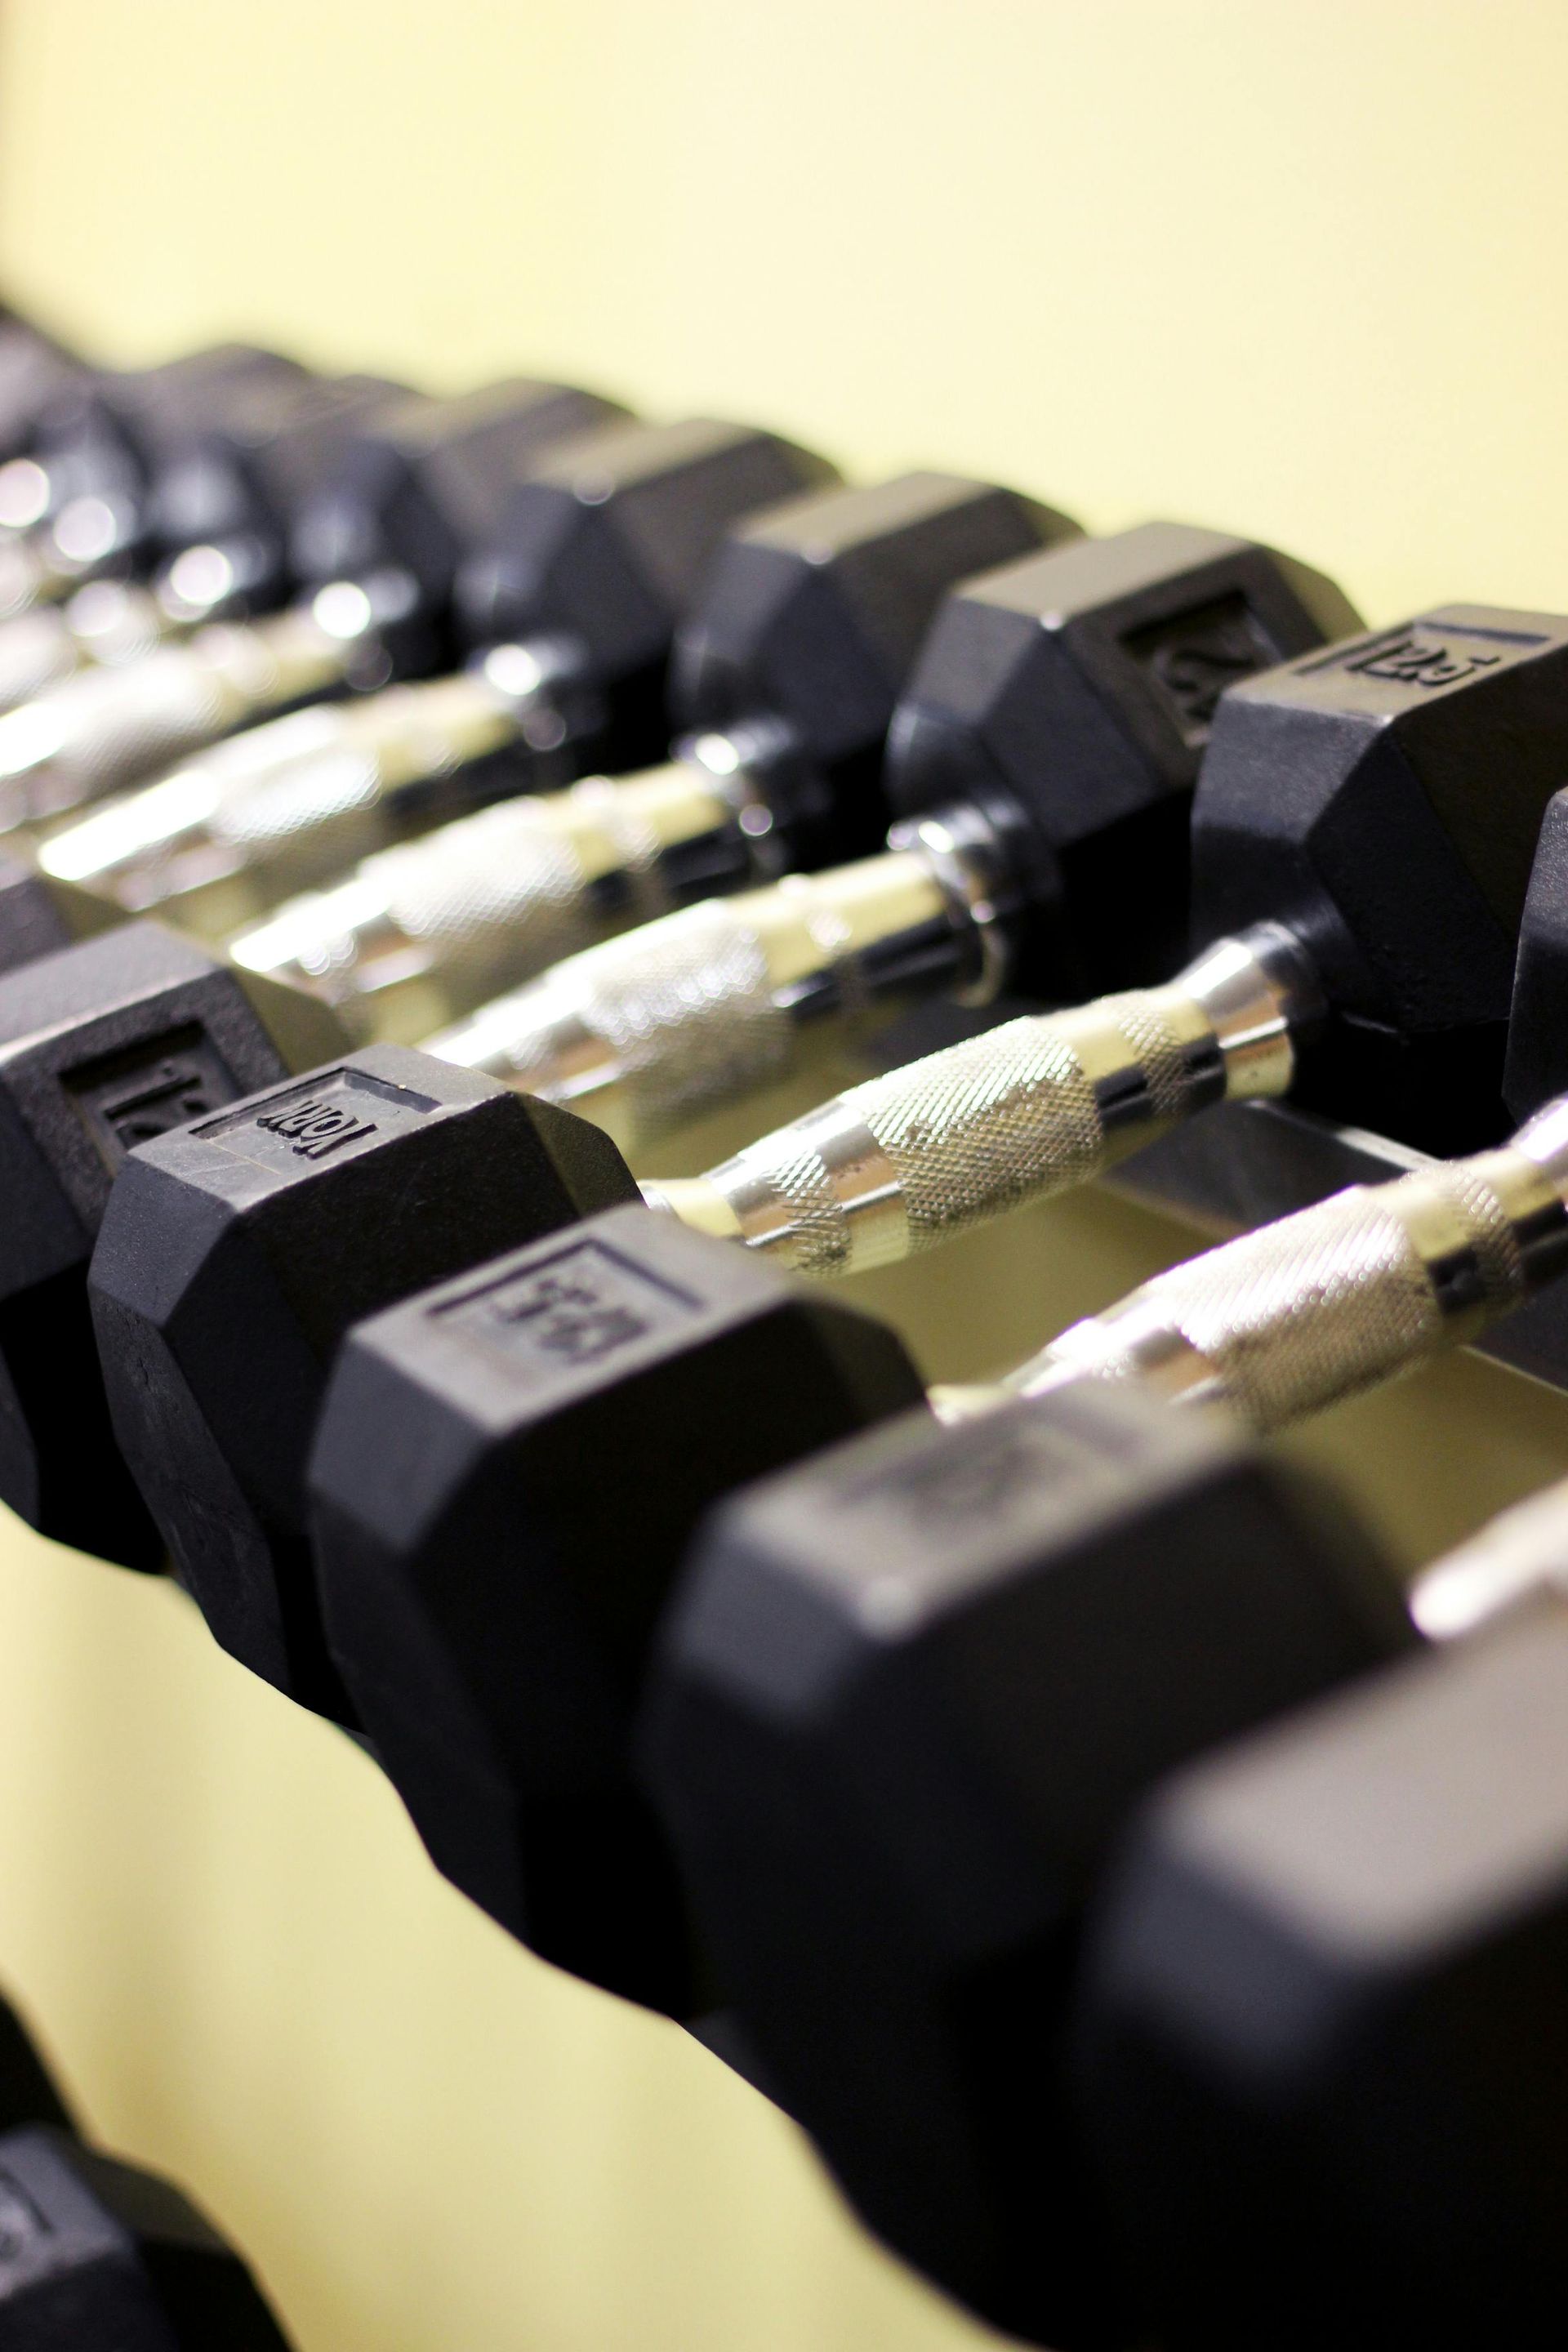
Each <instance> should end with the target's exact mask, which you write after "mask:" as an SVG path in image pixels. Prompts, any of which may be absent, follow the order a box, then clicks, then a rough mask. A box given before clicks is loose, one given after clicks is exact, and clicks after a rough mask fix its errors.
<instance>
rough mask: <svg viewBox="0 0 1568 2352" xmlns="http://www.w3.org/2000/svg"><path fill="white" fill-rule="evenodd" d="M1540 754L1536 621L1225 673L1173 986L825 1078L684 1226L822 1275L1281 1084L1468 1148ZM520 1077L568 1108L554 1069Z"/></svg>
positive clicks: (1429, 634) (1339, 1110)
mask: <svg viewBox="0 0 1568 2352" xmlns="http://www.w3.org/2000/svg"><path fill="white" fill-rule="evenodd" d="M1564 751H1568V622H1565V621H1563V620H1562V619H1556V618H1552V616H1550V615H1546V614H1521V613H1510V612H1504V611H1499V610H1496V609H1494V608H1492V607H1490V606H1478V605H1454V606H1449V607H1447V608H1445V609H1444V610H1443V611H1440V612H1437V613H1433V614H1425V615H1422V616H1420V617H1419V618H1417V619H1416V620H1415V621H1413V622H1410V623H1408V624H1406V625H1404V626H1403V627H1401V628H1398V629H1395V630H1392V631H1385V632H1383V633H1381V634H1379V635H1376V636H1373V637H1363V638H1358V639H1354V640H1352V642H1351V643H1350V644H1348V645H1344V646H1337V647H1335V648H1334V649H1333V650H1332V651H1331V652H1330V653H1327V654H1316V655H1312V656H1308V657H1307V658H1306V659H1304V660H1301V661H1298V662H1295V663H1291V664H1289V665H1287V666H1285V667H1281V668H1279V669H1274V670H1269V671H1267V672H1265V673H1264V674H1263V675H1261V676H1260V677H1255V678H1251V679H1248V680H1247V681H1246V682H1244V683H1243V684H1240V685H1238V686H1236V687H1234V688H1230V689H1228V690H1227V691H1226V693H1225V694H1224V695H1223V696H1222V697H1221V698H1220V702H1219V707H1218V709H1217V710H1216V712H1215V720H1214V726H1213V730H1212V733H1211V738H1210V741H1209V747H1208V750H1207V751H1206V753H1205V758H1204V762H1203V767H1202V771H1201V773H1200V776H1199V780H1198V786H1197V792H1196V795H1195V798H1194V807H1193V857H1194V869H1193V900H1194V918H1193V923H1194V934H1195V936H1196V937H1197V938H1198V939H1199V940H1202V941H1205V942H1206V944H1205V946H1204V947H1203V949H1202V951H1201V953H1200V954H1199V955H1198V957H1197V959H1196V961H1194V963H1193V964H1191V965H1190V966H1189V967H1188V969H1187V970H1186V971H1184V972H1183V973H1182V974H1180V975H1179V977H1178V978H1177V979H1176V980H1175V981H1174V982H1172V983H1171V984H1170V985H1169V986H1167V987H1164V988H1157V989H1146V990H1140V991H1135V992H1128V993H1126V994H1123V995H1117V996H1110V997H1107V998H1104V999H1101V1000H1100V1001H1098V1002H1096V1003H1091V1004H1089V1005H1087V1006H1083V1007H1080V1008H1079V1009H1077V1010H1075V1011H1073V1012H1069V1013H1049V1014H1041V1015H1034V1016H1026V1017H1025V1018H1023V1019H1020V1020H1016V1021H1010V1022H1007V1023H1005V1024H1004V1025H1003V1026H1001V1027H999V1028H995V1029H993V1030H991V1031H989V1032H987V1033H986V1034H984V1035H982V1036H979V1037H975V1038H972V1039H969V1040H968V1041H966V1042H964V1043H962V1044H959V1045H953V1046H951V1047H949V1048H946V1049H944V1050H943V1051H942V1052H941V1053H938V1054H934V1055H931V1056H929V1057H928V1058H926V1059H923V1060H921V1061H916V1062H913V1063H910V1064H909V1065H908V1066H905V1067H904V1068H902V1069H898V1070H894V1071H892V1072H891V1073H890V1074H889V1076H884V1077H878V1078H873V1079H870V1080H868V1081H867V1082H866V1083H865V1084H863V1085H861V1086H858V1087H851V1088H850V1089H849V1090H848V1091H847V1092H846V1093H844V1094H842V1095H840V1096H838V1097H836V1098H835V1099H833V1100H832V1101H829V1102H827V1103H826V1104H824V1105H823V1106H822V1107H821V1108H819V1109H817V1110H815V1111H812V1112H809V1113H807V1114H806V1115H805V1117H804V1118H799V1119H796V1120H795V1121H793V1122H791V1124H789V1125H788V1126H786V1127H784V1128H781V1129H778V1130H776V1132H775V1133H773V1134H772V1135H769V1136H765V1137H763V1138H762V1139H760V1140H759V1141H757V1142H755V1143H753V1144H752V1145H750V1146H749V1147H747V1149H746V1150H743V1151H742V1152H741V1153H739V1154H738V1155H737V1156H736V1157H735V1158H733V1159H732V1160H728V1161H726V1162H725V1163H724V1164H723V1165H722V1166H721V1167H719V1168H716V1169H713V1170H710V1171H709V1173H708V1174H707V1175H706V1176H705V1177H703V1178H701V1179H699V1180H695V1181H693V1182H691V1183H689V1184H686V1185H684V1186H683V1187H681V1188H680V1193H681V1200H680V1206H681V1213H683V1214H684V1215H686V1216H688V1217H689V1218H690V1219H692V1220H693V1221H694V1222H700V1223H703V1224H705V1225H706V1226H707V1228H708V1229H709V1230H710V1231H712V1232H715V1233H723V1234H729V1235H731V1236H732V1237H734V1238H736V1239H740V1240H743V1241H744V1242H746V1243H747V1244H749V1245H750V1246H751V1247H752V1248H755V1249H761V1250H765V1251H766V1252H768V1253H769V1254H770V1255H773V1256H774V1257H776V1258H777V1259H778V1260H779V1261H780V1263H782V1264H785V1265H794V1266H795V1267H797V1268H799V1269H800V1270H801V1271H803V1272H805V1273H812V1274H839V1273H845V1272H849V1271H853V1270H855V1269H856V1268H858V1267H861V1266H867V1265H885V1264H888V1263H889V1262H891V1261H893V1260H896V1259H899V1258H901V1257H904V1256H907V1255H910V1253H911V1252H913V1251H915V1250H919V1249H923V1248H928V1247H930V1246H931V1244H934V1243H937V1242H940V1241H942V1239H944V1238H945V1237H946V1236H948V1235H949V1234H954V1233H959V1232H963V1231H964V1230H966V1229H968V1228H969V1227H971V1226H973V1225H976V1224H979V1223H984V1221H985V1220H986V1219H987V1218H989V1217H992V1216H994V1215H996V1214H997V1213H999V1212H1002V1211H1004V1210H1006V1209H1011V1208H1015V1207H1017V1206H1020V1205H1021V1204H1023V1203H1024V1202H1028V1201H1034V1200H1039V1199H1042V1198H1045V1197H1047V1196H1048V1195H1050V1194H1052V1193H1055V1192H1061V1191H1063V1190H1065V1189H1067V1188H1068V1187H1069V1186H1071V1185H1074V1184H1078V1183H1082V1182H1084V1181H1088V1180H1089V1179H1090V1178H1092V1177H1093V1176H1095V1175H1097V1174H1099V1173H1100V1171H1103V1170H1104V1169H1105V1168H1107V1167H1108V1166H1110V1164H1112V1163H1113V1162H1114V1161H1116V1160H1120V1159H1121V1158H1123V1157H1125V1156H1126V1155H1127V1154H1128V1153H1130V1152H1132V1151H1135V1150H1138V1149H1139V1148H1140V1147H1141V1146H1142V1145H1143V1144H1145V1143H1147V1142H1150V1141H1152V1140H1153V1139H1154V1138H1155V1137H1157V1136H1159V1135H1161V1134H1163V1133H1164V1132H1165V1131H1167V1130H1168V1129H1170V1128H1171V1127H1172V1126H1173V1125H1175V1124H1176V1123H1178V1122H1179V1121H1181V1120H1184V1119H1186V1118H1192V1117H1193V1116H1194V1115H1195V1114H1196V1113H1198V1112H1200V1111H1202V1110H1203V1109H1205V1108H1207V1107H1208V1106H1210V1105H1211V1104H1214V1103H1217V1102H1222V1101H1237V1100H1241V1099H1247V1098H1255V1097H1278V1096H1282V1095H1289V1097H1290V1098H1291V1099H1292V1100H1293V1101H1295V1102H1298V1103H1300V1104H1301V1105H1303V1106H1304V1107H1306V1108H1310V1109H1318V1110H1321V1111H1324V1112H1327V1113H1328V1114H1329V1115H1331V1116H1332V1117H1335V1118H1341V1119H1348V1120H1350V1121H1351V1122H1352V1123H1354V1124H1359V1125H1363V1126H1367V1127H1371V1128H1373V1129H1376V1130H1378V1131H1380V1132H1382V1133H1384V1134H1390V1135H1393V1136H1394V1137H1395V1138H1397V1139H1400V1140H1401V1141H1404V1142H1406V1143H1412V1144H1415V1146H1417V1147H1418V1148H1420V1149H1424V1150H1461V1149H1473V1148H1475V1147H1476V1146H1477V1145H1479V1144H1481V1143H1484V1142H1487V1141H1489V1140H1491V1139H1495V1138H1497V1137H1499V1136H1500V1135H1501V1134H1502V1133H1503V1132H1505V1131H1506V1125H1507V1118H1506V1112H1505V1111H1504V1108H1503V1104H1502V1098H1501V1090H1502V1081H1503V1055H1504V1045H1505V1039H1506V1036H1507V1025H1508V1015H1509V1008H1510V992H1511V988H1512V979H1513V962H1514V955H1515V950H1516V945H1517V940H1518V933H1519V926H1520V920H1521V914H1522V910H1523V907H1524V902H1525V896H1526V889H1527V886H1528V882H1529V877H1530V871H1531V857H1532V856H1533V853H1534V850H1535V845H1536V837H1537V834H1538V831H1539V828H1540V824H1541V821H1542V814H1543V812H1544V810H1545V808H1546V805H1547V803H1548V801H1549V800H1550V799H1551V796H1552V792H1553V791H1554V789H1555V787H1556V785H1557V783H1558V782H1559V781H1560V779H1561V776H1562V773H1563V766H1562V762H1563V756H1564ZM562 1026H563V1030H565V1031H566V1032H567V1034H570V1031H569V1029H568V1027H567V1024H566V1023H565V1022H563V1024H562ZM574 1043H575V1040H574ZM581 1050H582V1049H581V1048H579V1051H581ZM564 1061H565V1057H564V1056H563V1063H564ZM536 1067H537V1064H534V1065H531V1074H532V1071H533V1070H534V1069H535V1068H536ZM541 1090H542V1091H543V1092H545V1093H546V1094H549V1095H552V1096H555V1095H562V1096H565V1095H569V1094H570V1093H571V1092H572V1087H571V1079H570V1071H569V1066H567V1067H563V1070H562V1071H561V1072H560V1073H559V1074H557V1075H554V1076H550V1077H549V1082H548V1083H546V1084H545V1085H544V1086H543V1087H542V1089H541ZM673 1197H674V1195H673V1192H672V1194H671V1198H672V1200H673Z"/></svg>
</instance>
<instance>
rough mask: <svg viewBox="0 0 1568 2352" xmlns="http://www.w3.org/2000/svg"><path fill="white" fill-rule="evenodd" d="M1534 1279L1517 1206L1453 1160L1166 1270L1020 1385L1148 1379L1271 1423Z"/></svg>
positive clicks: (1408, 1360)
mask: <svg viewBox="0 0 1568 2352" xmlns="http://www.w3.org/2000/svg"><path fill="white" fill-rule="evenodd" d="M1439 1234H1440V1236H1441V1242H1440V1246H1434V1243H1433V1238H1432V1237H1433V1236H1435V1235H1439ZM1528 1287H1529V1284H1528V1281H1527V1276H1526V1268H1525V1261H1524V1257H1523V1254H1522V1252H1521V1246H1520V1243H1519V1240H1518V1238H1517V1235H1516V1232H1515V1227H1514V1223H1513V1220H1512V1218H1511V1216H1510V1212H1509V1209H1508V1207H1507V1206H1506V1205H1505V1203H1504V1202H1503V1201H1502V1199H1500V1196H1499V1193H1498V1192H1497V1191H1495V1190H1494V1189H1493V1187H1492V1185H1491V1184H1490V1183H1489V1181H1487V1179H1486V1177H1485V1176H1484V1175H1482V1174H1480V1173H1479V1172H1478V1171H1477V1169H1476V1168H1475V1166H1474V1165H1473V1164H1468V1163H1466V1162H1464V1161H1457V1162H1455V1163H1454V1164H1453V1165H1452V1166H1451V1167H1437V1168H1433V1169H1430V1170H1426V1169H1423V1170H1421V1171H1417V1172H1416V1173H1415V1174H1414V1175H1410V1176H1406V1177H1402V1178H1400V1179H1399V1180H1398V1181H1396V1182H1394V1183H1392V1184H1387V1185H1383V1186H1379V1187H1377V1188H1376V1189H1368V1188H1365V1187H1361V1186H1358V1187H1355V1188H1353V1189H1352V1190H1351V1191H1349V1192H1340V1193H1337V1194H1336V1195H1335V1196H1334V1197H1333V1198H1332V1199H1331V1200H1329V1201H1324V1202H1321V1203H1320V1204H1318V1205H1317V1206H1316V1207H1314V1208H1310V1209H1303V1210H1301V1211H1300V1213H1298V1214H1297V1215H1295V1216H1292V1217H1286V1218H1282V1219H1281V1220H1280V1221H1279V1223H1277V1224H1273V1225H1266V1226H1263V1227H1262V1228H1260V1229H1259V1230H1258V1232H1256V1233H1252V1234H1244V1235H1242V1236H1241V1237H1240V1239H1238V1240H1237V1241H1234V1242H1228V1243H1226V1244H1224V1245H1223V1246H1222V1247H1221V1248H1218V1249H1214V1250H1209V1251H1206V1252H1205V1254H1204V1255H1202V1256H1200V1257H1196V1258H1194V1259H1191V1260H1190V1261H1189V1262H1188V1263H1187V1264H1185V1265H1179V1266H1175V1267H1173V1268H1172V1270H1171V1271H1170V1272H1169V1273H1168V1274H1162V1275H1157V1276H1155V1277H1154V1279H1153V1280H1152V1282H1148V1283H1145V1284H1144V1285H1143V1286H1142V1287H1141V1288H1140V1289H1138V1290H1135V1291H1133V1292H1132V1293H1131V1295H1130V1297H1127V1298H1125V1299H1123V1300H1122V1301H1121V1303H1120V1304H1119V1305H1118V1306H1116V1307H1112V1308H1110V1310H1109V1311H1108V1312H1107V1313H1105V1314H1103V1315H1100V1316H1095V1317H1091V1318H1089V1319H1088V1320H1087V1321H1085V1322H1082V1323H1079V1324H1075V1325H1074V1326H1073V1328H1071V1329H1070V1330H1068V1331H1066V1332H1064V1333H1063V1334H1062V1336H1061V1338H1060V1339H1057V1340H1055V1341H1054V1342H1053V1343H1052V1345H1051V1346H1050V1347H1049V1348H1047V1349H1045V1350H1044V1352H1043V1353H1042V1354H1041V1355H1040V1356H1038V1357H1037V1358H1036V1359H1035V1360H1034V1361H1033V1363H1032V1364H1030V1365H1027V1366H1026V1367H1025V1368H1024V1370H1022V1371H1021V1372H1019V1373H1017V1374H1016V1375H1015V1376H1014V1383H1013V1384H1014V1385H1016V1386H1017V1387H1020V1388H1022V1389H1024V1390H1026V1391H1032V1390H1036V1389H1038V1388H1041V1387H1044V1386H1054V1385H1057V1384H1058V1382H1059V1381H1060V1380H1062V1379H1064V1378H1069V1377H1079V1378H1093V1379H1099V1380H1130V1379H1134V1378H1137V1379H1143V1380H1148V1381H1153V1382H1155V1383H1156V1384H1158V1385H1161V1386H1163V1387H1166V1388H1168V1389H1170V1390H1171V1391H1173V1393H1175V1394H1177V1395H1180V1396H1184V1397H1191V1398H1194V1399H1196V1400H1199V1401H1201V1402H1215V1403H1220V1404H1224V1405H1226V1406H1228V1407H1229V1408H1230V1409H1231V1410H1232V1411H1233V1412H1236V1413H1237V1414H1238V1415H1239V1416H1240V1417H1241V1418H1242V1419H1244V1420H1246V1421H1247V1422H1248V1423H1250V1424H1251V1425H1252V1426H1253V1427H1254V1428H1256V1429H1258V1430H1261V1431H1268V1430H1274V1429H1279V1428H1281V1427H1283V1426H1284V1425H1285V1424H1287V1423H1290V1422H1293V1421H1296V1420H1299V1419H1300V1418H1301V1417H1302V1416H1303V1415H1304V1414H1307V1413H1310V1412H1320V1411H1321V1410H1322V1409H1323V1408H1324V1407H1326V1406H1328V1405H1331V1404H1334V1403H1336V1402H1339V1401H1340V1400H1342V1398H1345V1397H1351V1396H1354V1395H1357V1394H1359V1393H1360V1392H1361V1391H1363V1390H1366V1389H1370V1388H1374V1387H1378V1386H1381V1385H1383V1384H1384V1382H1386V1381H1392V1380H1396V1379H1398V1378H1400V1377H1402V1376H1403V1375H1404V1374H1405V1373H1407V1372H1412V1371H1414V1370H1416V1369H1417V1368H1418V1367H1419V1366H1420V1365H1422V1364H1424V1363H1426V1362H1427V1361H1428V1360H1430V1359H1431V1358H1432V1357H1433V1356H1435V1355H1436V1354H1438V1353H1439V1352H1441V1351H1443V1350H1445V1349H1447V1348H1449V1347H1451V1346H1453V1345H1454V1344H1456V1342H1457V1341H1458V1340H1459V1339H1465V1338H1468V1337H1469V1336H1471V1334H1472V1332H1473V1330H1474V1329H1475V1328H1479V1324H1480V1323H1483V1322H1485V1321H1488V1320H1490V1319H1491V1318H1492V1317H1494V1316H1496V1315H1500V1314H1502V1313H1505V1312H1506V1311H1507V1310H1508V1308H1509V1307H1513V1306H1516V1305H1518V1304H1519V1303H1520V1301H1521V1299H1522V1298H1523V1297H1525V1295H1526V1292H1527V1289H1528Z"/></svg>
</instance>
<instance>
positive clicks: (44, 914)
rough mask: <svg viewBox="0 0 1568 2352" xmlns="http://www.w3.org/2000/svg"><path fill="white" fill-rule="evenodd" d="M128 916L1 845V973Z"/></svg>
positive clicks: (90, 935)
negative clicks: (41, 872)
mask: <svg viewBox="0 0 1568 2352" xmlns="http://www.w3.org/2000/svg"><path fill="white" fill-rule="evenodd" d="M124 920H125V912H124V909H123V908H121V907H117V906H115V905H113V904H112V903H111V902H110V900H109V899H107V898H97V897H95V896H94V894H93V893H92V891H90V890H82V889H79V888H78V887H77V886H76V884H75V883H72V882H59V881H57V880H56V879H55V877H54V876H53V875H52V874H40V873H39V871H38V869H37V866H35V865H34V864H33V863H32V861H31V860H30V859H29V858H26V857H24V856H21V855H20V854H19V853H18V852H17V851H16V850H15V849H5V850H0V972H7V971H16V969H17V967H18V966H19V965H21V964H25V963H31V962H32V961H34V959H35V958H36V957H37V956H41V955H50V954H52V953H53V952H54V950H55V949H57V948H68V947H71V946H73V945H74V944H75V942H76V941H77V940H85V939H90V938H92V937H93V936H94V935H95V934H96V933H97V932H99V931H108V930H112V929H114V928H115V927H116V925H117V924H120V923H122V922H123V921H124Z"/></svg>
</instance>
